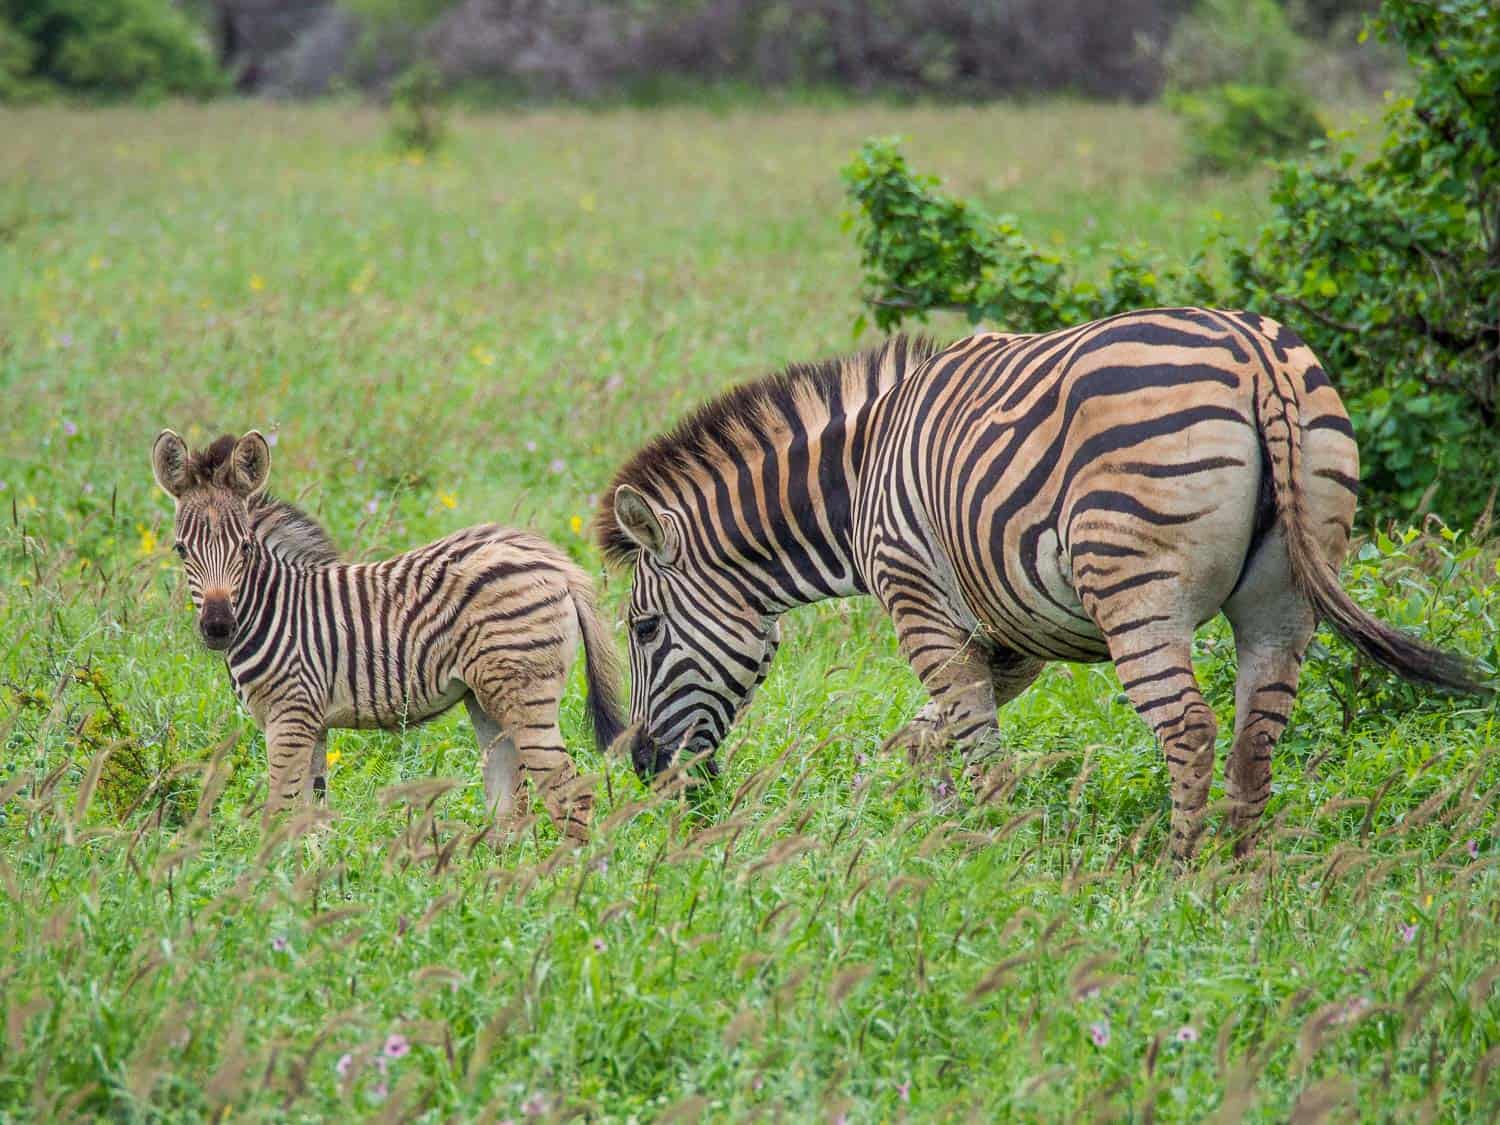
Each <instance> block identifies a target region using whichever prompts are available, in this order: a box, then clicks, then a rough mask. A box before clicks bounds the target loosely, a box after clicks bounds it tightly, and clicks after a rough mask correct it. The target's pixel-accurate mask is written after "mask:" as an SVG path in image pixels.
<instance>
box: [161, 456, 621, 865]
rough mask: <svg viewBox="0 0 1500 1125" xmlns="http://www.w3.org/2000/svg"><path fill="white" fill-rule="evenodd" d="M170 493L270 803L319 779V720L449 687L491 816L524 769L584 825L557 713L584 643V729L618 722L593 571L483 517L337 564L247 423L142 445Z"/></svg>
mask: <svg viewBox="0 0 1500 1125" xmlns="http://www.w3.org/2000/svg"><path fill="white" fill-rule="evenodd" d="M151 465H152V470H153V472H154V473H155V476H156V481H157V484H159V485H160V486H161V488H162V489H163V491H165V492H166V493H167V494H168V495H169V496H171V497H172V499H173V501H174V503H175V505H176V517H175V542H174V544H173V547H174V549H175V551H176V552H177V554H178V555H179V556H180V557H181V559H182V564H183V569H184V571H185V573H186V575H187V584H188V590H189V592H190V594H191V596H192V600H193V606H194V608H195V609H196V610H197V613H198V631H199V634H200V636H201V637H202V640H203V643H204V645H206V646H207V647H208V648H209V649H211V650H213V651H215V652H221V653H223V655H224V658H225V661H226V663H227V665H228V668H229V679H230V682H231V683H232V684H233V686H234V691H235V694H236V695H237V696H238V697H239V699H240V702H241V703H243V704H244V706H245V707H246V709H247V710H248V711H249V712H250V714H251V716H252V717H253V718H254V719H255V722H256V724H257V725H258V726H259V727H260V728H261V730H263V731H264V732H265V736H266V757H267V762H268V767H269V768H268V773H269V783H270V791H269V796H268V798H267V802H266V813H267V815H268V816H269V815H270V814H272V813H274V812H276V811H279V810H281V809H284V808H287V807H289V806H291V805H293V804H295V803H297V802H298V801H300V800H303V799H305V798H309V797H312V796H314V795H317V796H322V795H323V794H324V793H325V792H326V789H327V754H326V746H325V738H326V734H327V732H328V731H329V730H330V729H331V728H383V729H386V730H390V729H394V728H399V727H402V726H405V725H408V724H412V723H420V722H423V721H425V720H428V719H431V718H434V717H436V716H437V715H440V714H441V713H443V712H444V711H446V710H448V708H450V707H452V706H453V705H454V704H456V703H458V702H460V701H462V702H463V703H464V705H465V706H466V707H467V709H468V712H469V719H470V721H471V722H472V724H473V727H474V733H475V735H476V736H477V738H478V741H479V749H480V751H481V753H482V754H483V756H484V766H483V771H484V786H485V796H486V799H487V800H488V802H489V804H490V806H491V807H492V809H493V810H494V811H495V813H496V815H497V816H499V817H500V818H501V819H502V821H503V820H505V819H506V818H508V817H509V816H510V815H511V814H512V813H513V812H514V811H515V807H516V800H517V797H518V795H519V793H520V789H521V786H522V783H523V781H524V780H525V779H526V778H527V777H529V778H530V779H531V780H532V782H533V784H534V785H535V786H536V787H537V789H538V791H539V792H540V794H541V797H542V799H543V803H544V804H545V805H546V808H547V811H548V813H549V814H550V815H551V817H552V818H553V820H554V821H555V822H556V823H557V825H558V828H559V830H560V831H561V832H562V833H563V835H564V836H565V837H566V838H568V839H570V840H574V841H581V840H585V839H587V837H588V824H589V818H590V815H591V812H592V809H593V797H592V795H591V794H590V793H588V792H586V791H584V790H582V789H580V787H579V786H578V785H576V784H574V782H575V779H576V776H577V773H576V770H575V768H574V766H573V762H572V759H571V758H570V757H569V756H568V752H567V748H566V746H565V744H564V742H563V738H562V733H561V731H560V730H559V728H558V705H559V702H560V700H561V698H562V693H563V688H564V685H565V683H566V681H567V675H568V670H569V668H570V667H571V666H572V663H573V659H574V657H575V655H576V654H577V651H578V648H579V647H580V644H581V646H582V649H583V654H584V662H585V671H586V679H587V685H588V693H589V715H590V720H591V722H592V725H593V730H594V737H595V739H596V741H597V743H598V745H599V746H600V747H601V748H603V747H606V746H608V745H609V743H610V742H611V741H612V740H613V739H614V738H615V737H616V736H617V735H618V734H619V732H620V729H621V720H620V708H619V704H618V702H617V700H618V696H619V688H618V679H619V674H618V670H617V664H616V658H615V654H614V649H613V646H612V644H611V642H610V638H609V635H608V633H607V631H606V630H605V629H604V627H603V626H602V624H601V622H600V620H599V617H598V615H597V613H596V611H595V608H594V597H593V591H592V587H591V584H590V582H589V580H588V578H587V577H586V576H585V575H584V573H583V572H582V571H581V570H579V569H578V567H576V566H575V565H574V564H573V563H572V562H571V561H570V560H569V559H568V558H567V556H565V555H564V554H563V553H562V552H561V551H559V550H558V549H557V548H556V547H554V546H552V545H551V544H550V543H548V542H547V541H546V540H544V539H541V538H539V537H538V536H535V535H531V534H528V533H527V532H523V531H514V530H511V529H508V528H503V527H499V526H496V525H494V524H486V525H483V526H480V527H471V528H468V529H466V530H464V531H459V532H456V533H454V534H452V535H449V536H446V537H444V538H442V539H439V540H437V541H436V542H434V543H429V544H427V545H426V546H425V547H419V548H417V549H416V550H413V551H408V552H406V553H405V554H402V555H398V556H396V557H395V558H393V559H388V560H386V561H384V562H378V563H345V562H342V561H341V560H340V558H339V555H338V552H337V550H336V549H335V548H334V546H333V543H332V541H331V540H330V539H329V537H328V534H327V533H326V532H325V531H324V530H323V528H322V527H320V526H319V525H318V524H317V523H316V522H315V521H314V520H313V519H312V518H311V517H310V516H308V515H307V514H306V513H305V512H303V511H301V510H299V509H298V508H296V507H294V506H293V505H291V504H288V503H285V502H284V501H281V500H276V499H273V498H272V497H271V496H270V495H268V494H267V492H266V480H267V477H268V475H269V472H270V465H271V450H270V446H269V445H268V444H267V442H266V440H265V438H264V437H262V436H261V435H260V434H259V433H257V432H256V431H254V430H252V431H250V432H249V433H247V434H245V435H244V436H243V437H241V438H239V439H238V440H236V439H235V438H233V437H231V436H228V435H226V436H224V437H221V438H219V439H218V440H217V441H215V442H213V444H211V445H209V446H208V447H207V448H206V449H203V450H200V451H198V452H195V453H190V452H189V451H188V448H187V446H186V445H185V444H184V442H183V440H182V438H180V437H178V436H177V434H175V433H173V432H172V431H171V430H163V431H162V432H161V434H160V435H158V437H157V439H156V442H155V444H154V445H153V447H152V450H151Z"/></svg>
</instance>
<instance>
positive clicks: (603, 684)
mask: <svg viewBox="0 0 1500 1125" xmlns="http://www.w3.org/2000/svg"><path fill="white" fill-rule="evenodd" d="M568 593H569V594H570V595H571V596H572V599H573V609H574V611H575V612H576V613H577V614H578V630H579V632H580V633H582V634H583V672H584V681H585V682H586V683H587V685H588V691H589V725H590V726H592V727H593V729H594V744H595V745H596V746H598V747H599V751H600V753H603V752H605V751H607V750H608V749H609V747H610V745H611V744H612V743H613V742H614V741H615V739H617V738H619V737H620V732H621V731H623V730H624V729H625V719H624V717H623V715H622V713H621V710H620V661H619V658H618V657H617V656H616V655H615V645H614V641H613V640H612V639H611V638H610V635H609V630H608V629H607V628H605V626H604V622H603V621H601V620H600V619H599V608H598V606H597V605H596V604H595V601H594V587H593V584H592V583H591V582H589V580H588V578H587V577H586V576H585V575H584V574H583V572H582V571H578V572H576V573H574V574H570V575H569V576H568Z"/></svg>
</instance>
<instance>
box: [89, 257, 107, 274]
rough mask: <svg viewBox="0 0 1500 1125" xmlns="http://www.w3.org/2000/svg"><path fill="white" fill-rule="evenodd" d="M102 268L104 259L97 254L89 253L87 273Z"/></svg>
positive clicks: (95, 271) (96, 271)
mask: <svg viewBox="0 0 1500 1125" xmlns="http://www.w3.org/2000/svg"><path fill="white" fill-rule="evenodd" d="M103 268H104V259H103V258H101V257H99V255H98V254H90V255H89V273H98V272H99V271H100V270H102V269H103Z"/></svg>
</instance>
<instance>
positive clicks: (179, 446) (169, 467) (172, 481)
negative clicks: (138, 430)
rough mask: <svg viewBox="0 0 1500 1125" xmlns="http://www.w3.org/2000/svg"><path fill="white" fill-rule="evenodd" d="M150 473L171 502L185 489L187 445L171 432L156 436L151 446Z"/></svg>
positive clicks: (163, 432) (166, 431)
mask: <svg viewBox="0 0 1500 1125" xmlns="http://www.w3.org/2000/svg"><path fill="white" fill-rule="evenodd" d="M151 472H152V473H153V474H154V475H155V477H156V483H157V484H158V485H160V486H161V490H162V491H163V492H165V493H166V494H167V495H168V496H170V497H171V498H172V499H173V500H175V499H177V497H179V496H181V495H182V490H183V489H184V488H186V487H187V482H188V449H187V443H186V442H184V441H183V440H182V439H181V438H180V437H178V436H177V435H176V434H175V433H173V432H172V431H171V430H163V431H162V432H161V433H159V434H157V435H156V442H155V443H154V444H153V445H152V446H151Z"/></svg>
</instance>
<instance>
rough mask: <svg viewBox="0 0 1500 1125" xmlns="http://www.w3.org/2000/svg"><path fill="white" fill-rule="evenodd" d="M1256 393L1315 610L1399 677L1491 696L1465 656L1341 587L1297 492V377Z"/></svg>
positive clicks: (1278, 490) (1286, 526)
mask: <svg viewBox="0 0 1500 1125" xmlns="http://www.w3.org/2000/svg"><path fill="white" fill-rule="evenodd" d="M1263 378H1264V379H1265V385H1264V386H1263V387H1262V388H1261V389H1260V391H1259V393H1257V395H1256V414H1257V424H1258V426H1259V429H1260V435H1261V441H1262V442H1263V444H1264V448H1265V451H1266V454H1267V461H1268V462H1269V463H1270V468H1271V484H1272V490H1273V494H1274V496H1275V499H1276V513H1277V517H1278V519H1279V521H1280V523H1281V527H1282V531H1283V534H1284V535H1285V536H1286V544H1287V550H1288V553H1289V554H1290V555H1291V562H1292V573H1293V574H1294V575H1295V577H1296V580H1297V584H1298V585H1299V586H1300V587H1301V588H1302V592H1303V593H1304V594H1306V596H1307V597H1308V599H1309V600H1310V601H1311V602H1312V604H1313V608H1314V609H1315V610H1316V611H1317V614H1318V617H1319V618H1320V619H1322V620H1323V621H1326V622H1327V623H1328V624H1329V625H1330V626H1331V627H1332V628H1333V631H1334V632H1336V633H1337V634H1338V635H1339V636H1341V637H1343V638H1344V640H1346V641H1347V642H1348V643H1349V644H1350V645H1352V646H1353V647H1354V648H1355V649H1356V650H1357V651H1358V652H1359V653H1360V654H1361V655H1363V656H1365V657H1368V658H1369V659H1371V660H1373V661H1375V662H1376V663H1377V664H1380V665H1383V666H1384V667H1386V668H1388V669H1390V670H1391V671H1392V672H1394V673H1396V675H1398V676H1400V677H1402V678H1403V679H1406V680H1410V681H1412V682H1413V683H1417V684H1423V685H1425V686H1427V687H1432V688H1437V689H1440V690H1443V691H1452V692H1462V693H1465V694H1468V695H1476V696H1490V695H1492V694H1494V688H1492V687H1490V686H1489V685H1487V684H1485V683H1484V681H1483V680H1482V678H1481V676H1480V673H1479V670H1478V669H1477V668H1476V666H1475V665H1474V664H1473V662H1471V661H1470V660H1469V659H1468V658H1467V657H1465V656H1462V655H1460V654H1458V653H1456V652H1450V651H1448V650H1447V649H1441V648H1438V647H1436V646H1435V645H1430V644H1427V643H1426V642H1424V641H1420V640H1418V639H1417V638H1416V637H1413V636H1411V635H1410V634H1409V633H1406V632H1403V631H1402V630H1400V629H1396V628H1393V627H1392V626H1390V625H1387V624H1386V623H1385V622H1384V621H1381V620H1380V619H1379V618H1377V617H1374V616H1372V615H1371V614H1369V613H1367V612H1365V610H1363V609H1361V608H1360V607H1359V605H1358V604H1357V603H1356V602H1355V601H1354V599H1353V598H1351V597H1350V596H1349V594H1348V593H1347V592H1346V591H1345V590H1344V587H1343V584H1342V583H1341V582H1340V581H1339V576H1338V572H1337V571H1336V570H1335V569H1334V568H1333V566H1332V565H1331V564H1330V563H1329V561H1328V559H1327V557H1326V556H1325V555H1324V554H1323V551H1322V550H1321V548H1319V546H1318V543H1317V541H1316V539H1314V537H1313V534H1312V525H1311V522H1310V517H1309V515H1308V513H1307V510H1306V504H1305V496H1306V494H1305V493H1304V492H1303V489H1302V479H1303V476H1302V419H1301V411H1300V401H1299V398H1298V394H1297V389H1296V385H1295V383H1294V381H1293V380H1292V379H1291V378H1289V377H1288V376H1287V375H1286V374H1285V373H1284V372H1281V371H1267V372H1265V373H1264V376H1263Z"/></svg>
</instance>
